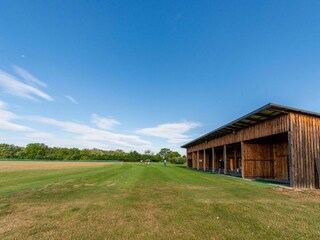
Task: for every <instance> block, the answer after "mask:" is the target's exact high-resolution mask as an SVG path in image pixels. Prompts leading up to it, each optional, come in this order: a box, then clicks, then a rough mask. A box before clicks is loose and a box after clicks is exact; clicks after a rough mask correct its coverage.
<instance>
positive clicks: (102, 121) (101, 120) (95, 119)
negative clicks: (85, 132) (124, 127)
mask: <svg viewBox="0 0 320 240" xmlns="http://www.w3.org/2000/svg"><path fill="white" fill-rule="evenodd" d="M91 121H92V123H93V124H95V125H96V126H97V127H98V128H101V129H112V128H113V127H114V126H116V125H119V124H120V122H118V121H117V120H115V119H113V118H106V117H100V116H99V115H97V114H92V115H91Z"/></svg>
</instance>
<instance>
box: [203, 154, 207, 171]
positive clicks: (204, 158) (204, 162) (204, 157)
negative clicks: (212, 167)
mask: <svg viewBox="0 0 320 240" xmlns="http://www.w3.org/2000/svg"><path fill="white" fill-rule="evenodd" d="M203 171H204V172H205V171H206V149H203Z"/></svg>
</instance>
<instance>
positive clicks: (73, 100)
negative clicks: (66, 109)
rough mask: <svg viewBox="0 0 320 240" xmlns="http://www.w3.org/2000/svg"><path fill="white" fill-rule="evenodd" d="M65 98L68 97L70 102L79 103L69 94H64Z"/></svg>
mask: <svg viewBox="0 0 320 240" xmlns="http://www.w3.org/2000/svg"><path fill="white" fill-rule="evenodd" d="M65 98H66V99H68V100H69V101H70V102H72V103H73V104H79V103H78V101H77V100H75V99H74V98H73V97H71V96H70V95H66V96H65Z"/></svg>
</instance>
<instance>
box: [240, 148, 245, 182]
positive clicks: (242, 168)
mask: <svg viewBox="0 0 320 240" xmlns="http://www.w3.org/2000/svg"><path fill="white" fill-rule="evenodd" d="M241 175H242V178H245V177H246V175H245V152H244V142H241Z"/></svg>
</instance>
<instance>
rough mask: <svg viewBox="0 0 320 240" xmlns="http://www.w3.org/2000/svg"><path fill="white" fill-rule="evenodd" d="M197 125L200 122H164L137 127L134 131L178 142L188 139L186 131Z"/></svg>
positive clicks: (172, 142) (169, 141) (170, 141)
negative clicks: (147, 126) (150, 126)
mask: <svg viewBox="0 0 320 240" xmlns="http://www.w3.org/2000/svg"><path fill="white" fill-rule="evenodd" d="M199 126H201V124H200V123H198V122H181V123H165V124H160V125H158V126H156V127H152V128H143V129H139V130H137V131H136V132H137V133H139V134H144V135H147V136H153V137H159V138H163V139H166V140H167V141H168V143H170V144H178V143H182V142H185V141H188V140H190V137H189V135H187V133H188V132H189V131H190V130H191V129H192V128H195V127H199Z"/></svg>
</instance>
